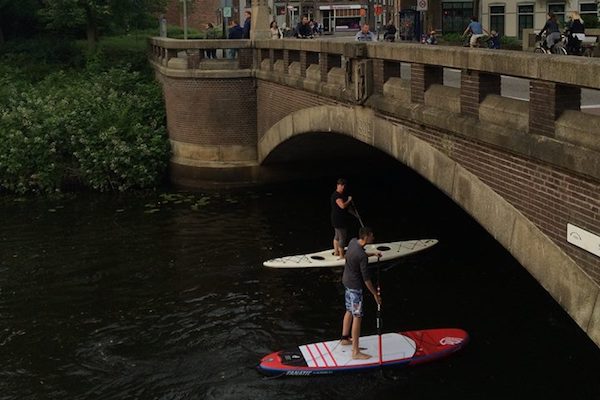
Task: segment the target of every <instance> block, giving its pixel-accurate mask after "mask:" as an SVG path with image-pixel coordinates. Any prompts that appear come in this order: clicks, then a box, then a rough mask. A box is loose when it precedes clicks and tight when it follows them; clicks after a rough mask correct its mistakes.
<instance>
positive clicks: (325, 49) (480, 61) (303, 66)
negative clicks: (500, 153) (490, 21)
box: [149, 38, 600, 179]
mask: <svg viewBox="0 0 600 400" xmlns="http://www.w3.org/2000/svg"><path fill="white" fill-rule="evenodd" d="M149 43H150V50H151V51H150V56H151V59H152V61H153V62H154V65H155V66H156V67H157V69H159V70H160V71H161V73H162V74H164V75H166V76H172V77H185V76H187V77H196V78H206V79H211V78H214V79H223V78H236V77H254V78H258V79H261V80H264V81H271V82H276V83H279V84H282V85H285V86H288V87H294V88H298V89H302V90H305V91H309V92H312V93H315V94H318V95H321V96H324V97H327V98H330V99H333V100H336V101H340V102H344V103H351V104H361V105H367V106H369V107H371V108H373V109H375V110H377V111H379V112H382V113H386V114H390V115H393V116H396V117H399V118H403V119H407V120H412V121H413V122H414V123H418V124H424V125H428V126H434V127H436V128H441V129H444V130H449V131H452V132H454V133H456V134H459V135H465V134H468V133H471V136H472V135H476V139H478V140H484V141H486V142H488V143H491V144H494V145H497V146H501V147H505V148H507V149H509V150H511V151H515V152H517V153H519V154H524V155H527V156H531V157H534V158H537V159H540V160H542V161H545V162H549V163H552V164H555V165H558V166H560V167H561V168H566V169H568V170H572V171H575V172H577V173H580V174H584V175H587V176H590V177H593V178H595V179H600V157H598V152H599V151H600V140H599V139H598V138H599V137H600V116H597V115H591V114H584V113H582V111H581V90H582V88H585V89H594V90H599V89H600V79H598V76H599V71H600V60H599V59H592V58H583V57H564V56H554V55H539V54H531V53H527V52H515V51H503V50H498V51H489V50H486V49H465V48H460V47H445V46H423V45H419V44H404V43H356V42H341V41H326V40H297V39H283V40H255V41H250V40H187V41H183V40H176V39H166V38H151V39H150V41H149ZM211 49H222V50H223V51H225V49H238V56H237V58H235V59H223V58H221V59H207V58H205V57H204V52H205V50H211ZM447 69H454V70H459V71H460V84H459V85H454V86H449V85H446V84H445V81H444V73H445V70H447ZM503 77H515V78H522V79H527V80H529V91H528V98H529V100H528V101H527V100H518V99H514V98H509V97H505V96H502V78H503ZM430 109H436V110H437V111H436V117H435V118H432V116H431V112H429V110H430ZM260 134H261V132H258V135H259V136H260Z"/></svg>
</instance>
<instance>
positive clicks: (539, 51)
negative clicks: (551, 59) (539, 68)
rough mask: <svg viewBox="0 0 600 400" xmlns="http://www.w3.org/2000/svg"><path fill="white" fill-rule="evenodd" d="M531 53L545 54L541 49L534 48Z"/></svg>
mask: <svg viewBox="0 0 600 400" xmlns="http://www.w3.org/2000/svg"><path fill="white" fill-rule="evenodd" d="M533 52H534V53H537V54H546V50H544V49H542V48H541V47H536V48H535V49H533Z"/></svg>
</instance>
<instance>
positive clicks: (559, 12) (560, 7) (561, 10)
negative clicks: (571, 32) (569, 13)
mask: <svg viewBox="0 0 600 400" xmlns="http://www.w3.org/2000/svg"><path fill="white" fill-rule="evenodd" d="M548 12H549V13H554V15H556V20H557V21H558V23H559V25H561V26H564V25H565V3H556V4H548Z"/></svg>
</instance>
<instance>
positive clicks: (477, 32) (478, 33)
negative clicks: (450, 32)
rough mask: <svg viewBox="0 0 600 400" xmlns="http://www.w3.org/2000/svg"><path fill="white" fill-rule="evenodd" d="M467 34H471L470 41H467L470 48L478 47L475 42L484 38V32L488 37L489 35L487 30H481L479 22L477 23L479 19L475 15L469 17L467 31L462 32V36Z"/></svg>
mask: <svg viewBox="0 0 600 400" xmlns="http://www.w3.org/2000/svg"><path fill="white" fill-rule="evenodd" d="M469 32H470V33H471V39H470V40H469V46H470V47H478V46H477V40H478V39H479V38H480V37H483V36H484V34H483V32H485V33H486V34H487V35H488V36H489V34H490V33H489V32H488V31H487V30H485V29H483V26H482V25H481V22H479V19H478V18H477V16H475V15H473V16H472V17H471V22H470V23H469V25H467V29H465V31H464V32H463V36H465V35H466V34H467V33H469Z"/></svg>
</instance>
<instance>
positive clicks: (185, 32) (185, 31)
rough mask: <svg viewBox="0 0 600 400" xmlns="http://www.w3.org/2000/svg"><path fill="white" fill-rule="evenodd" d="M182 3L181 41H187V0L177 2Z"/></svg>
mask: <svg viewBox="0 0 600 400" xmlns="http://www.w3.org/2000/svg"><path fill="white" fill-rule="evenodd" d="M179 1H181V2H182V3H183V40H187V36H188V34H187V32H188V29H187V2H188V1H189V0H179Z"/></svg>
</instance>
